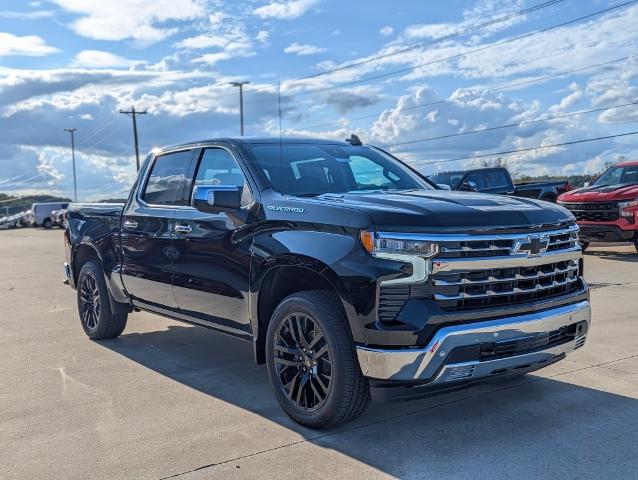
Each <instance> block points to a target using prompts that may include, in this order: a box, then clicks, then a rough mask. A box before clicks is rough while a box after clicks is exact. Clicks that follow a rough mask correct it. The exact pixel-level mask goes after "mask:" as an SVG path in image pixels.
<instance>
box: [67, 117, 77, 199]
mask: <svg viewBox="0 0 638 480" xmlns="http://www.w3.org/2000/svg"><path fill="white" fill-rule="evenodd" d="M76 130H77V128H65V129H64V131H65V132H69V133H70V134H71V158H72V159H73V199H74V201H75V202H77V201H78V182H77V177H76V175H75V132H76Z"/></svg>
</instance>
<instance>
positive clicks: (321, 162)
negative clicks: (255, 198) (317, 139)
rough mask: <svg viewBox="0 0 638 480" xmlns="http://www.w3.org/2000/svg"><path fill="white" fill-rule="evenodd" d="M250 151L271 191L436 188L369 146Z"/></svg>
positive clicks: (300, 192)
mask: <svg viewBox="0 0 638 480" xmlns="http://www.w3.org/2000/svg"><path fill="white" fill-rule="evenodd" d="M246 149H247V150H248V152H249V154H250V155H251V156H252V160H253V161H254V162H255V163H256V164H257V165H258V166H259V168H260V169H261V170H262V171H263V172H264V175H265V176H266V177H267V179H268V181H269V182H270V184H271V185H272V187H273V188H274V189H275V190H277V191H278V192H280V193H284V194H289V195H296V196H317V195H321V194H324V193H347V192H361V191H370V190H415V189H432V188H433V187H432V185H430V184H429V183H428V182H427V181H426V180H425V179H423V178H422V177H420V176H419V175H417V174H416V173H414V172H413V171H411V170H410V169H409V168H407V167H406V166H405V165H403V164H402V163H401V162H399V161H398V160H396V159H395V158H393V157H391V156H390V155H387V154H384V153H383V152H380V151H378V150H375V149H373V148H369V147H363V146H346V145H330V144H325V145H322V144H301V143H300V144H284V145H282V146H280V145H278V144H247V145H246Z"/></svg>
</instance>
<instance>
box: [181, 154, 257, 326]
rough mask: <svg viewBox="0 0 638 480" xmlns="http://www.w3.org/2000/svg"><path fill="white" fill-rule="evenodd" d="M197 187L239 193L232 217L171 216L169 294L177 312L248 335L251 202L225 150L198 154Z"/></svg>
mask: <svg viewBox="0 0 638 480" xmlns="http://www.w3.org/2000/svg"><path fill="white" fill-rule="evenodd" d="M194 184H195V185H198V184H200V185H211V184H217V185H234V186H237V187H239V188H240V189H241V192H242V207H241V208H240V209H239V210H238V211H236V212H221V213H216V214H211V213H204V212H200V211H198V210H196V209H195V208H187V209H181V210H179V211H178V212H177V214H176V217H175V229H176V232H175V236H174V239H173V245H174V247H175V250H176V251H177V252H178V254H177V255H176V256H175V257H174V259H173V292H174V294H175V299H176V300H177V305H178V307H179V309H180V311H181V312H182V313H184V314H186V315H189V316H191V317H197V318H200V319H202V320H204V321H207V322H214V323H215V324H217V326H218V327H219V328H222V329H225V330H228V331H231V332H233V333H236V334H242V333H249V332H250V323H249V315H248V282H249V278H248V277H249V274H250V242H251V240H252V236H251V235H246V234H245V233H246V232H247V227H248V225H249V224H250V223H251V222H253V221H254V208H255V205H256V204H255V203H254V201H253V196H252V193H251V188H250V186H249V184H248V182H247V181H246V177H245V174H244V172H243V171H242V169H241V167H240V166H239V163H238V162H237V160H236V158H235V157H234V155H233V154H232V153H231V152H230V151H229V150H227V149H226V148H223V147H211V148H205V149H203V150H201V152H200V155H199V159H198V164H197V169H196V173H195V175H194ZM191 191H192V188H191Z"/></svg>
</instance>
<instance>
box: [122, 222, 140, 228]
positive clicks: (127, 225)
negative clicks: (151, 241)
mask: <svg viewBox="0 0 638 480" xmlns="http://www.w3.org/2000/svg"><path fill="white" fill-rule="evenodd" d="M122 226H123V227H124V228H126V229H127V230H134V229H136V228H137V222H136V221H135V220H124V224H123V225H122Z"/></svg>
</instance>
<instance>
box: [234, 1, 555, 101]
mask: <svg viewBox="0 0 638 480" xmlns="http://www.w3.org/2000/svg"><path fill="white" fill-rule="evenodd" d="M563 1H564V0H550V1H547V2H543V3H539V4H536V5H532V6H531V7H528V8H525V9H523V10H519V11H517V12H513V13H510V14H508V15H504V16H501V17H497V18H494V19H492V20H488V21H486V22H482V23H479V24H476V25H473V26H471V27H468V28H465V29H462V30H457V31H455V32H452V33H449V34H447V35H443V36H441V37H437V38H433V39H431V40H428V41H426V42H419V43H416V44H414V45H411V46H409V47H405V48H401V49H399V50H394V51H392V52H388V53H384V54H380V55H375V56H372V57H369V58H366V59H364V60H360V61H357V62H352V63H348V64H347V65H342V66H340V67H335V68H332V69H329V70H324V71H322V72H319V73H313V74H311V75H306V76H304V77H298V78H291V79H288V80H284V81H283V82H289V83H295V82H301V81H303V80H309V79H312V78H317V77H322V76H325V75H329V74H331V73H335V72H340V71H343V70H349V69H351V68H354V67H358V66H361V65H365V64H367V63H371V62H376V61H377V60H383V59H384V58H389V57H393V56H395V55H400V54H402V53H406V52H409V51H412V50H416V49H418V48H422V47H425V46H428V45H434V44H436V43H440V42H443V41H445V40H450V39H452V38H455V37H461V36H464V35H467V34H468V33H472V32H475V31H477V30H481V29H483V28H485V27H489V26H492V25H496V24H498V23H502V22H506V21H508V20H511V19H513V18H516V17H520V16H523V15H526V14H528V13H532V12H535V11H537V10H541V9H543V8H547V7H550V6H552V5H556V4H558V3H561V2H563ZM274 89H275V87H274V86H271V85H268V86H258V87H252V88H251V89H250V90H251V91H253V92H272V91H273V90H274ZM266 101H270V100H258V101H252V102H246V103H250V104H252V103H262V102H266Z"/></svg>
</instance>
